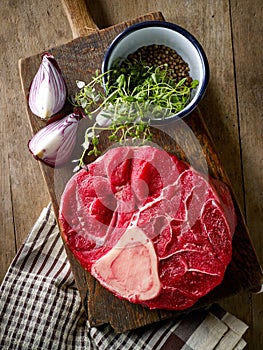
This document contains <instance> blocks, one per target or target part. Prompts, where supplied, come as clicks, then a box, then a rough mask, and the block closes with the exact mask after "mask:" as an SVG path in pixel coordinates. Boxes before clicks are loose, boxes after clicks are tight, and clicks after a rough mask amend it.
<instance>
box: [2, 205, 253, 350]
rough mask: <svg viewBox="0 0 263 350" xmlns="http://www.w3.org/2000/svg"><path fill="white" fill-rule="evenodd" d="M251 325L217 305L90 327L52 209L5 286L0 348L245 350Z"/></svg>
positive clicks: (16, 261) (41, 220) (30, 238)
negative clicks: (139, 322)
mask: <svg viewBox="0 0 263 350" xmlns="http://www.w3.org/2000/svg"><path fill="white" fill-rule="evenodd" d="M247 328H248V327H247V325H246V324H244V323H243V322H242V321H240V320H239V319H237V318H236V317H235V316H233V315H231V314H230V313H228V312H226V311H225V310H223V309H222V308H221V307H219V306H218V305H212V306H211V307H210V308H208V309H202V310H198V311H195V312H192V313H190V314H188V315H187V316H184V317H182V318H181V319H180V320H179V321H178V320H177V321H166V322H163V323H160V324H155V325H152V326H150V327H146V328H142V329H137V330H134V331H129V332H127V333H124V334H117V333H115V332H114V331H113V330H112V329H111V327H110V326H109V325H105V326H103V327H99V328H95V327H90V325H89V323H88V321H87V319H86V317H85V313H84V310H83V309H82V306H81V300H80V297H79V293H78V290H77V288H76V285H75V282H74V278H73V275H72V272H71V269H70V265H69V262H68V260H67V257H66V254H65V251H64V248H63V243H62V240H61V238H60V234H59V230H58V227H57V225H56V221H55V217H54V214H53V211H52V208H51V206H50V205H49V206H48V207H47V208H45V209H44V210H43V212H42V213H41V215H40V217H39V219H38V220H37V222H36V224H35V225H34V227H33V229H32V230H31V232H30V234H29V235H28V237H27V239H26V241H25V243H24V244H23V246H22V247H21V249H20V251H19V252H18V254H17V256H16V257H15V259H14V261H13V262H12V264H11V266H10V268H9V270H8V272H7V274H6V276H5V279H4V281H3V283H2V285H1V287H0V349H5V350H25V349H26V350H29V349H30V350H31V349H32V350H38V349H41V350H46V349H50V350H56V349H58V350H80V349H81V350H83V349H85V350H86V349H87V350H102V349H104V350H123V349H132V350H142V349H144V350H153V349H159V350H177V349H182V350H202V349H204V350H210V349H217V350H219V349H221V350H231V349H236V350H237V349H244V347H245V346H246V342H245V341H244V340H243V339H242V336H243V334H244V333H245V331H246V330H247Z"/></svg>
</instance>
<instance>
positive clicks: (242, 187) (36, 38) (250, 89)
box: [0, 0, 263, 350]
mask: <svg viewBox="0 0 263 350" xmlns="http://www.w3.org/2000/svg"><path fill="white" fill-rule="evenodd" d="M87 3H88V5H89V8H90V10H91V13H92V15H93V18H94V21H95V23H97V25H98V27H99V28H105V27H108V26H110V25H113V24H116V23H119V22H122V21H124V20H128V19H130V18H133V17H137V16H139V15H143V14H145V13H147V12H152V11H161V12H162V13H163V15H164V17H165V19H166V20H167V21H171V22H174V23H177V24H179V25H181V26H183V27H185V28H186V29H188V30H189V31H190V32H192V33H193V34H194V35H195V36H196V37H197V39H198V40H199V41H200V42H201V43H202V45H203V47H204V49H205V51H206V53H207V56H208V60H209V64H210V70H211V78H210V84H209V87H208V90H207V93H206V96H205V98H204V99H203V101H202V102H201V106H200V109H201V112H202V114H203V116H204V119H205V121H206V124H207V127H208V129H209V131H210V133H211V135H212V137H213V140H214V143H215V146H216V148H217V150H218V152H219V154H220V157H221V160H222V162H223V165H224V167H225V170H226V171H227V173H228V176H229V178H230V181H231V183H232V186H233V189H234V191H235V193H236V197H237V199H238V201H239V203H240V206H241V209H242V211H243V214H244V216H245V218H246V222H247V225H248V228H249V232H250V236H251V240H252V242H253V244H254V246H255V250H256V252H257V255H258V258H259V261H260V262H261V264H263V240H262V231H263V220H262V214H263V204H262V203H263V181H262V178H263V167H262V164H263V158H262V150H263V137H262V136H263V135H262V134H263V127H262V121H261V118H262V116H261V104H262V97H263V96H262V92H263V70H262V26H261V22H262V20H263V18H262V12H263V5H262V1H260V0H250V1H249V2H248V1H247V0H240V1H234V0H228V1H226V0H221V1H217V0H211V1H209V2H208V1H206V0H199V1H195V2H194V1H190V0H185V1H182V0H178V1H176V2H174V1H172V0H160V1H158V2H157V1H155V0H148V1H147V0H140V1H132V0H127V1H125V4H123V1H122V0H111V1H109V0H105V1H102V0H97V1H91V0H87ZM0 21H1V22H0V23H1V24H0V37H1V55H0V65H1V70H0V72H1V75H0V79H1V82H0V99H1V104H0V108H1V109H0V125H1V128H0V132H1V163H0V164H1V173H0V174H1V175H0V177H1V182H0V183H1V188H0V193H1V199H2V200H1V209H0V220H1V231H0V247H1V252H0V265H1V270H0V281H2V279H3V277H4V275H5V273H6V271H7V268H8V266H9V264H10V262H11V261H12V259H13V257H14V256H15V254H16V251H17V250H18V249H19V247H20V246H21V244H22V242H23V240H24V239H25V237H26V235H27V234H28V231H29V230H30V228H31V227H32V225H33V223H34V222H35V220H36V218H37V217H38V215H39V214H40V212H41V210H42V208H43V207H44V206H45V205H46V204H47V203H48V202H49V196H48V192H47V189H46V186H45V183H44V180H43V178H42V174H41V172H40V168H39V164H38V163H37V162H36V161H35V160H34V159H33V158H32V157H31V155H30V154H29V152H28V149H27V141H28V140H29V138H30V136H31V135H30V129H29V124H28V120H27V116H26V113H25V101H24V99H23V95H22V90H21V85H20V79H19V71H18V60H19V59H20V58H22V57H25V56H30V55H32V54H35V53H38V52H42V51H44V50H47V49H48V48H50V47H53V46H57V45H60V44H62V43H65V42H67V41H68V40H70V39H71V38H72V33H71V30H70V26H69V23H68V21H67V18H66V16H65V12H64V9H63V6H62V4H61V2H60V1H59V0H52V1H51V0H46V1H40V0H34V1H33V0H27V1H17V0H1V3H0ZM221 305H222V306H223V307H225V308H226V309H227V310H228V311H230V312H232V313H234V314H235V315H236V316H237V317H239V318H241V319H242V320H243V321H245V322H247V323H248V325H249V330H248V332H247V334H246V340H247V341H248V349H253V350H257V349H258V350H259V349H262V346H263V332H262V324H263V317H262V315H263V295H262V294H261V295H254V294H250V293H248V292H243V293H242V294H239V295H237V296H235V297H231V298H228V299H226V300H224V301H223V302H221Z"/></svg>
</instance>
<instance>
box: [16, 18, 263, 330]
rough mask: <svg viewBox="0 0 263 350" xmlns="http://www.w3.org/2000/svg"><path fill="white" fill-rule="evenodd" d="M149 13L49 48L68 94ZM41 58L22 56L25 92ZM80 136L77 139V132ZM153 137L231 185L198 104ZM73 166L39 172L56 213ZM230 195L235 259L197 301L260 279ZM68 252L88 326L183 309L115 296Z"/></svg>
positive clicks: (128, 322)
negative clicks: (234, 222) (117, 39)
mask: <svg viewBox="0 0 263 350" xmlns="http://www.w3.org/2000/svg"><path fill="white" fill-rule="evenodd" d="M150 19H162V15H161V14H160V13H152V14H148V15H145V16H142V17H140V18H137V19H135V20H131V21H128V22H125V23H122V24H119V25H115V26H113V27H109V28H107V29H103V30H100V31H96V32H94V33H92V34H91V35H89V36H86V37H81V38H77V39H75V40H73V41H70V42H68V43H67V44H65V45H61V46H59V47H55V48H52V49H50V50H49V51H50V53H52V54H53V55H54V56H55V58H56V60H57V61H58V64H59V66H60V67H61V69H62V72H63V75H64V78H65V80H66V83H67V86H68V91H69V94H73V93H75V92H76V84H75V80H76V79H81V80H84V81H89V79H90V78H91V76H92V75H94V73H95V71H96V69H97V68H98V67H100V66H101V62H102V59H103V55H104V53H105V50H106V48H107V47H108V45H109V43H110V42H111V40H112V39H113V38H114V37H115V36H116V35H117V34H118V33H120V32H121V31H122V30H123V29H124V28H125V27H127V26H128V25H130V24H132V23H134V22H137V21H142V20H150ZM40 59H41V54H38V55H34V56H30V57H28V58H25V59H23V60H21V61H20V76H21V81H22V86H23V90H24V95H25V97H26V96H27V94H28V88H29V86H30V83H31V80H32V78H33V76H34V75H35V73H36V71H37V69H38V66H39V63H40ZM27 112H28V117H29V122H30V125H31V128H32V132H33V133H36V132H37V131H38V130H39V129H40V128H42V127H43V126H44V122H42V121H40V120H39V119H37V118H36V117H35V116H34V115H32V113H31V112H30V110H29V109H27ZM79 136H80V139H81V133H80V135H79ZM103 140H104V141H105V143H104V144H103V147H105V148H107V146H108V141H107V138H106V137H105V138H104V139H103ZM153 141H154V142H156V143H157V144H158V145H159V146H161V147H163V148H164V149H165V150H167V151H169V152H172V153H175V154H177V155H178V156H179V157H180V158H183V159H186V160H187V161H190V162H191V164H192V165H193V166H195V167H196V168H197V169H199V170H206V166H208V168H207V170H208V172H209V174H210V175H212V176H213V177H215V178H217V179H220V180H222V181H223V182H225V183H226V184H228V185H229V186H230V188H231V184H230V182H229V179H228V177H227V175H226V173H225V171H224V169H223V166H222V163H221V161H220V159H219V156H218V154H217V152H216V151H215V147H214V145H213V142H212V139H211V137H210V135H209V132H208V131H207V128H206V126H205V124H204V121H203V118H202V116H201V114H200V112H199V111H198V110H196V111H195V112H193V113H192V114H191V115H189V116H188V117H187V118H185V119H184V120H183V121H179V122H176V123H175V124H174V125H173V127H171V126H169V128H162V130H160V129H157V130H156V129H155V130H154V139H153ZM78 152H80V149H79V148H77V149H76V150H75V154H78ZM72 168H73V164H71V163H69V164H67V166H65V167H63V168H61V169H55V170H53V169H51V168H49V167H47V166H42V172H43V175H44V178H45V181H46V184H47V187H48V190H49V193H50V196H51V199H52V203H53V206H54V210H55V214H56V215H57V214H58V209H59V200H60V196H61V193H62V191H63V189H64V186H65V184H66V182H67V181H68V179H69V178H70V177H71V176H72ZM232 195H233V199H234V202H235V207H236V212H237V215H238V226H237V229H236V232H235V235H234V238H233V244H234V249H233V259H232V262H231V263H230V265H229V267H228V269H227V272H226V275H225V278H224V281H223V283H222V284H221V285H220V286H219V287H217V288H216V289H215V290H213V291H212V292H211V293H209V294H208V295H207V296H206V297H204V298H202V300H200V302H198V304H197V305H195V307H201V306H203V305H206V304H208V303H211V302H214V301H216V300H220V299H222V298H224V297H226V296H230V295H233V294H236V293H238V292H239V291H241V290H243V289H245V290H252V289H253V290H256V289H257V288H259V286H260V284H261V283H262V273H261V269H260V266H259V264H258V261H257V258H256V255H255V252H254V249H253V246H252V244H251V241H250V238H249V234H248V231H247V228H246V225H245V223H244V219H243V216H242V214H241V211H240V209H239V206H238V203H237V201H236V199H235V196H234V194H233V193H232ZM67 253H68V256H69V260H70V262H71V266H72V270H73V272H74V275H75V279H76V282H77V286H78V289H79V290H80V294H81V297H82V300H83V305H84V306H85V308H86V311H87V315H88V318H89V321H90V324H91V325H92V326H98V325H102V324H104V323H110V324H111V325H112V327H113V328H114V329H115V330H116V331H118V332H123V331H126V330H128V329H132V328H137V327H140V326H143V325H147V324H149V323H152V322H156V321H159V320H161V319H165V318H168V317H176V316H178V315H179V314H181V312H166V311H150V310H148V309H146V308H143V307H141V306H138V305H133V304H131V303H128V302H126V301H122V300H119V299H117V298H116V297H114V296H113V295H112V294H111V293H109V292H108V291H106V290H105V289H104V288H102V287H101V286H100V285H99V284H98V283H97V282H96V281H95V280H94V278H92V277H91V276H90V275H89V274H88V273H86V272H85V271H84V270H83V269H82V267H81V266H80V265H79V264H78V262H76V261H75V258H74V257H73V256H72V254H71V253H70V251H69V250H68V249H67Z"/></svg>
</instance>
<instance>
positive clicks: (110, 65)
mask: <svg viewBox="0 0 263 350" xmlns="http://www.w3.org/2000/svg"><path fill="white" fill-rule="evenodd" d="M102 73H103V84H104V88H105V90H106V92H107V94H108V95H109V96H113V97H114V99H113V100H114V101H115V104H116V105H117V106H119V108H120V110H121V109H122V110H125V108H126V107H127V106H129V107H128V108H129V110H132V111H133V112H134V111H136V113H138V114H140V115H139V118H141V119H143V120H144V121H148V122H149V123H150V124H151V125H154V124H156V125H158V124H159V125H160V124H167V123H171V122H174V121H175V120H176V119H178V118H183V117H185V116H187V115H188V114H189V113H191V112H192V111H193V110H194V109H195V108H196V107H197V105H198V103H199V102H200V101H201V99H202V98H203V96H204V94H205V91H206V88H207V85H208V81H209V65H208V60H207V57H206V54H205V52H204V50H203V48H202V46H201V45H200V43H199V42H198V41H197V39H196V38H195V37H194V36H193V35H192V34H191V33H189V32H188V31H187V30H185V29H184V28H182V27H180V26H178V25H176V24H173V23H169V22H165V21H147V22H140V23H137V24H135V25H132V26H130V27H128V28H127V29H126V30H124V31H123V32H122V33H120V34H119V35H118V36H117V37H116V38H115V39H114V40H113V41H112V43H111V44H110V46H109V47H108V49H107V51H106V53H105V56H104V60H103V63H102ZM115 107H116V106H115ZM138 111H139V112H138Z"/></svg>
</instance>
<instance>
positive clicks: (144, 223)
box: [59, 146, 236, 310]
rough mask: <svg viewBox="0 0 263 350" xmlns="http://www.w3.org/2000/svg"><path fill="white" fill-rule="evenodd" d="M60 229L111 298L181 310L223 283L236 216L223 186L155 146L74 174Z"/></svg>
mask: <svg viewBox="0 0 263 350" xmlns="http://www.w3.org/2000/svg"><path fill="white" fill-rule="evenodd" d="M59 224H60V229H61V234H62V237H63V239H64V241H65V243H66V244H67V245H68V247H69V248H70V250H71V251H72V253H73V254H74V256H75V257H76V258H77V259H78V261H79V262H80V263H81V265H82V266H83V267H84V268H85V269H86V270H88V271H89V272H90V273H91V274H92V275H93V276H94V277H95V278H96V279H97V280H98V281H99V282H100V283H101V285H102V286H104V287H105V288H106V289H108V290H109V291H110V292H112V293H113V294H114V295H116V296H117V297H119V298H122V299H126V300H129V301H130V302H133V303H137V304H142V305H144V306H148V307H149V308H151V309H156V308H158V309H170V310H179V309H185V308H188V307H190V306H192V305H193V304H194V303H195V302H196V301H197V300H198V299H199V298H200V297H202V296H203V295H205V294H207V293H208V292H209V291H211V290H212V289H213V288H215V287H216V286H217V285H219V284H220V283H221V281H222V279H223V276H224V273H225V270H226V267H227V265H228V263H229V262H230V260H231V254H232V236H233V233H234V230H235V225H236V216H235V212H234V207H233V203H232V200H231V195H230V192H229V190H228V188H227V186H226V185H224V184H223V183H222V182H220V181H218V180H215V179H212V178H211V177H208V176H205V175H203V174H201V173H199V172H197V171H195V170H194V169H193V168H192V167H191V166H189V165H188V164H186V163H185V162H182V161H180V160H179V159H178V158H177V157H175V156H173V155H171V154H168V153H167V152H165V151H163V150H159V149H158V148H156V147H152V146H142V147H128V146H127V147H117V148H113V149H110V150H108V151H107V152H106V153H105V154H104V155H102V156H101V157H99V158H98V159H97V160H96V161H95V162H93V163H91V164H89V165H88V170H85V169H82V170H80V171H79V172H78V173H76V174H74V175H73V177H72V178H71V179H70V180H69V182H68V183H67V185H66V188H65V190H64V193H63V195H62V198H61V206H60V213H59Z"/></svg>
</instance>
